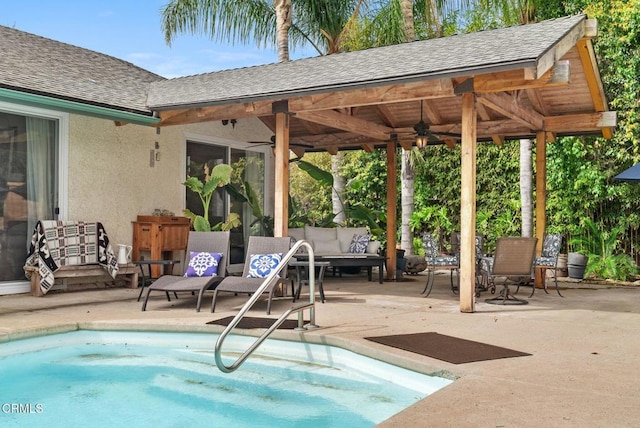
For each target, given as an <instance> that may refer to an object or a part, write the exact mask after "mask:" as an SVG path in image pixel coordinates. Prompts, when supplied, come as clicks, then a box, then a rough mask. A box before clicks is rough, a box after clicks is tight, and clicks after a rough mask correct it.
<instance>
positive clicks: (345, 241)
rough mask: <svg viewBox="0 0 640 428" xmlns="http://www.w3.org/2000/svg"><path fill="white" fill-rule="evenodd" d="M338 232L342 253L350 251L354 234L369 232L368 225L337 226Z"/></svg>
mask: <svg viewBox="0 0 640 428" xmlns="http://www.w3.org/2000/svg"><path fill="white" fill-rule="evenodd" d="M336 232H337V237H338V241H339V242H340V252H342V253H348V252H349V246H350V245H351V240H352V239H353V235H366V234H367V233H369V232H367V228H366V227H338V228H336Z"/></svg>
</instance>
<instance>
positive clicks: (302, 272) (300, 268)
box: [289, 261, 331, 303]
mask: <svg viewBox="0 0 640 428" xmlns="http://www.w3.org/2000/svg"><path fill="white" fill-rule="evenodd" d="M314 265H315V267H317V268H320V269H319V270H318V277H317V278H316V285H317V286H318V290H319V291H320V300H321V301H322V303H324V301H325V300H326V299H325V298H324V289H323V288H322V281H323V280H324V273H325V271H326V270H327V268H328V267H329V266H331V263H330V262H314ZM289 266H292V267H295V268H296V277H297V282H298V288H297V289H296V292H295V294H294V296H293V301H294V302H295V301H296V300H298V299H299V298H300V290H301V289H302V286H303V285H309V280H308V279H304V278H309V272H308V269H309V261H291V262H289Z"/></svg>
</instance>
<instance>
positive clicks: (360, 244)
mask: <svg viewBox="0 0 640 428" xmlns="http://www.w3.org/2000/svg"><path fill="white" fill-rule="evenodd" d="M370 239H371V235H358V234H357V233H356V234H354V235H353V238H351V245H349V252H350V253H355V254H364V253H366V252H367V245H369V240H370Z"/></svg>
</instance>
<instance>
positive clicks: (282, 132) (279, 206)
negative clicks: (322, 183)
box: [273, 113, 289, 237]
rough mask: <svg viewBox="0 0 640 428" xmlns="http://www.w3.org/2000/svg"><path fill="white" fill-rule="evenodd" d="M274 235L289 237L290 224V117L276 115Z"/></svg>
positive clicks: (285, 114) (282, 114) (284, 114)
mask: <svg viewBox="0 0 640 428" xmlns="http://www.w3.org/2000/svg"><path fill="white" fill-rule="evenodd" d="M275 157H276V159H275V174H276V176H275V199H274V204H273V234H274V236H279V237H282V236H287V234H288V231H287V226H288V224H289V115H288V114H287V113H276V147H275Z"/></svg>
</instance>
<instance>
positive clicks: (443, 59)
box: [148, 15, 616, 312]
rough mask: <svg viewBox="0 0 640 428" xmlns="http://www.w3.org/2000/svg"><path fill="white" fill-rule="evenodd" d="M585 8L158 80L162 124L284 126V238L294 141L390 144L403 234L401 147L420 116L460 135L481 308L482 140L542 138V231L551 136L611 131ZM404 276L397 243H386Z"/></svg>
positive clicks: (278, 223) (439, 139)
mask: <svg viewBox="0 0 640 428" xmlns="http://www.w3.org/2000/svg"><path fill="white" fill-rule="evenodd" d="M596 28H597V23H596V22H595V21H594V20H590V19H587V17H586V16H585V15H577V16H572V17H566V18H560V19H555V20H549V21H544V22H541V23H538V24H531V25H527V26H519V27H511V28H505V29H499V30H492V31H484V32H479V33H473V34H466V35H458V36H453V37H447V38H442V39H433V40H425V41H418V42H412V43H405V44H402V45H394V46H388V47H383V48H375V49H369V50H365V51H357V52H349V53H343V54H336V55H330V56H324V57H316V58H308V59H303V60H298V61H291V62H287V63H278V64H269V65H264V66H257V67H249V68H242V69H235V70H226V71H220V72H215V73H209V74H203V75H197V76H189V77H185V78H178V79H171V80H167V81H163V82H156V83H153V84H152V86H151V90H150V93H149V98H148V105H149V107H150V108H151V109H153V110H154V111H155V112H157V114H158V115H159V117H160V119H161V122H160V125H161V126H168V125H175V124H185V123H194V122H204V121H217V120H228V119H240V118H247V117H258V118H259V119H260V120H261V121H262V122H263V123H264V124H266V126H268V127H269V128H270V129H271V130H272V131H273V133H274V134H275V137H276V138H275V196H274V197H275V200H274V218H275V234H276V236H286V235H287V223H288V194H289V150H290V149H294V150H296V151H297V153H298V154H300V153H301V150H308V151H321V150H324V151H327V152H329V153H332V154H336V153H337V152H338V151H339V150H345V149H355V148H357V149H362V150H365V151H369V152H370V151H373V150H376V149H386V154H387V184H388V185H387V202H388V203H387V206H388V208H387V241H388V242H395V236H396V229H397V218H396V200H397V188H396V179H397V159H396V152H397V150H396V149H397V147H398V145H399V146H401V147H402V148H404V149H406V150H409V149H411V148H412V146H413V145H414V144H415V141H416V133H415V130H414V125H415V124H416V123H418V122H419V121H420V120H421V115H423V117H422V118H423V119H424V121H425V122H426V123H427V124H428V127H429V131H428V132H429V135H431V136H430V137H429V140H430V141H431V142H432V143H433V144H446V145H447V146H449V147H454V146H455V145H456V144H460V145H461V149H462V150H461V157H462V159H461V169H462V177H461V213H460V214H461V215H460V218H461V219H462V220H461V222H462V224H461V225H460V234H461V235H460V236H461V242H460V249H461V250H460V251H461V254H460V310H461V311H462V312H473V311H474V287H475V276H474V272H475V249H474V248H475V247H474V241H475V214H476V209H475V206H476V147H477V144H478V142H489V143H491V144H497V145H501V144H503V142H504V141H505V140H509V139H520V138H535V140H536V154H537V156H536V164H537V165H536V166H537V175H536V232H535V233H536V236H537V237H538V238H539V243H541V242H542V237H543V235H544V232H545V225H546V216H545V208H546V175H545V172H546V144H547V143H548V142H553V141H554V140H555V138H556V137H557V136H565V135H585V134H598V135H602V136H603V137H605V138H611V135H612V132H613V129H614V127H615V126H616V115H615V112H611V111H608V108H607V102H606V98H605V94H604V90H603V86H602V82H601V80H600V73H599V70H598V65H597V62H596V58H595V54H594V50H593V45H592V41H591V39H592V38H593V37H595V36H596V32H597V31H596ZM387 257H388V260H387V266H388V267H391V269H387V272H388V274H391V275H395V262H396V260H395V257H396V256H395V252H393V251H390V252H388V255H387Z"/></svg>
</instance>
